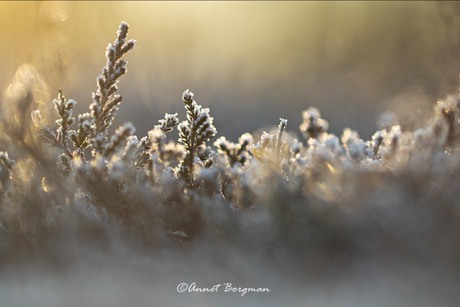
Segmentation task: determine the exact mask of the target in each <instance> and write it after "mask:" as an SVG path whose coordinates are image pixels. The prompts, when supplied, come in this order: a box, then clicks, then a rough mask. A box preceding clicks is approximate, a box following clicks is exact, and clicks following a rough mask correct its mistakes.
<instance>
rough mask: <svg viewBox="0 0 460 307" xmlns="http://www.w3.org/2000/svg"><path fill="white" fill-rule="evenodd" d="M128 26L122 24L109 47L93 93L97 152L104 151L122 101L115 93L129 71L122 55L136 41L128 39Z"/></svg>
mask: <svg viewBox="0 0 460 307" xmlns="http://www.w3.org/2000/svg"><path fill="white" fill-rule="evenodd" d="M128 28H129V26H128V24H127V23H126V22H122V23H121V24H120V28H119V30H118V32H117V34H118V37H117V39H116V40H115V41H114V43H113V44H109V46H108V47H107V52H106V58H107V63H106V66H105V67H104V68H103V69H102V72H101V74H100V75H99V76H98V77H97V91H96V93H93V97H92V99H93V103H92V104H91V106H90V109H91V116H92V117H93V125H92V137H93V147H94V149H95V150H94V151H95V152H96V153H102V151H103V145H104V143H105V137H106V135H107V129H108V128H109V127H110V125H111V124H112V120H113V118H114V117H115V114H116V112H117V110H118V106H119V105H120V103H121V101H122V97H121V96H120V95H118V94H115V93H116V91H117V90H118V87H117V82H118V79H119V78H120V77H121V76H122V75H124V74H125V73H126V71H127V68H126V65H127V62H126V61H124V60H121V57H122V56H123V55H125V54H126V53H127V52H129V51H130V50H132V49H133V48H134V45H135V43H136V42H135V41H134V40H129V41H126V36H127V34H128ZM101 141H102V142H101Z"/></svg>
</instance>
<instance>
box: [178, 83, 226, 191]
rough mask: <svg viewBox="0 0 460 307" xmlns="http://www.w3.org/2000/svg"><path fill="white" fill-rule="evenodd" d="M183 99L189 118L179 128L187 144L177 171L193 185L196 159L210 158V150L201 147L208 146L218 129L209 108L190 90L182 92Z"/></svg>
mask: <svg viewBox="0 0 460 307" xmlns="http://www.w3.org/2000/svg"><path fill="white" fill-rule="evenodd" d="M182 100H183V102H184V104H185V109H186V113H187V120H186V121H183V122H181V123H180V124H179V128H178V129H179V142H181V143H182V144H183V145H184V146H185V150H186V153H185V157H184V158H183V159H182V161H181V163H180V164H179V166H178V169H177V172H178V174H179V176H180V177H181V178H182V179H184V180H185V181H186V182H187V183H188V184H189V185H193V181H194V169H195V159H196V158H197V157H199V158H200V159H201V160H202V161H204V160H207V159H208V158H209V154H210V151H209V150H207V149H206V148H201V147H206V141H208V140H209V139H210V138H212V137H213V136H214V135H216V133H217V130H216V128H215V127H214V125H213V118H212V117H211V116H210V115H209V109H208V108H202V106H200V105H198V104H197V103H196V101H195V100H194V94H193V93H192V92H191V91H190V90H188V89H187V90H185V91H184V92H183V93H182ZM199 154H200V155H199Z"/></svg>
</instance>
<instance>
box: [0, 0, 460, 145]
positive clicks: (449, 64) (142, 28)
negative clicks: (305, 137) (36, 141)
mask: <svg viewBox="0 0 460 307" xmlns="http://www.w3.org/2000/svg"><path fill="white" fill-rule="evenodd" d="M459 17H460V3H455V2H453V3H451V2H445V3H443V2H402V3H396V2H363V1H359V2H274V1H270V2H261V1H258V2H207V1H206V2H164V3H163V2H108V1H104V2H74V1H69V2H0V29H1V34H0V35H1V41H2V48H1V49H0V57H1V59H2V65H1V74H0V86H1V88H2V89H4V88H5V87H6V86H7V84H8V83H9V82H10V80H11V79H12V77H13V75H14V71H15V70H16V68H17V67H18V66H19V65H20V64H21V63H23V62H29V63H32V64H33V65H35V66H36V67H37V69H38V70H39V71H40V73H42V74H43V76H44V77H45V79H46V80H47V82H48V83H49V86H50V89H51V90H52V91H51V94H52V96H53V97H54V96H55V92H56V91H57V88H58V87H60V88H62V89H63V91H64V93H65V94H66V95H67V96H68V97H72V98H75V99H76V100H77V101H78V103H79V105H78V110H87V109H88V105H89V103H90V98H91V92H92V91H95V88H96V82H95V79H96V76H97V74H98V73H99V72H100V70H101V68H102V67H103V66H104V64H105V58H104V52H105V47H106V46H107V44H108V42H110V41H113V40H114V38H115V35H116V34H115V32H116V30H117V28H118V25H119V23H120V21H121V20H125V21H127V22H128V23H129V24H130V26H131V28H130V34H129V37H130V38H134V39H136V40H137V41H138V44H137V46H136V49H135V50H134V51H133V52H132V53H131V54H129V55H128V56H127V60H128V62H129V64H128V70H129V71H128V74H127V75H126V76H125V77H124V78H123V79H122V81H121V83H120V93H121V94H122V95H123V96H124V103H123V104H122V106H121V109H120V111H119V117H118V119H117V123H121V122H125V121H132V122H133V123H134V125H135V126H136V127H137V130H138V132H137V134H138V135H142V134H144V133H145V132H146V131H147V130H149V129H150V128H151V127H152V126H153V125H154V124H155V123H156V121H157V120H158V119H160V118H161V117H162V115H163V113H164V112H179V114H181V115H182V118H183V117H184V116H183V115H184V111H183V106H182V103H181V100H180V97H181V93H182V91H183V90H184V89H186V88H190V89H191V90H192V91H193V92H195V94H196V98H197V100H198V102H199V103H201V104H203V105H205V106H209V107H211V114H212V115H213V116H214V118H215V124H216V127H217V128H218V131H219V135H227V136H228V137H230V138H237V137H238V136H239V135H240V134H242V133H243V132H246V131H250V132H251V131H254V130H256V129H258V128H261V127H266V126H267V125H276V124H277V123H278V118H279V117H284V118H287V119H288V120H289V124H288V128H289V129H290V130H297V129H298V125H299V124H300V122H301V115H300V113H301V111H302V110H304V109H306V108H307V107H308V106H316V107H318V108H320V110H321V111H322V113H323V116H324V117H325V118H327V119H328V120H329V122H330V123H331V129H332V130H333V132H335V133H341V131H342V129H343V128H345V127H347V126H348V127H351V128H354V129H358V130H359V132H360V133H361V134H362V136H364V137H370V135H371V132H372V131H373V129H375V121H376V119H377V117H378V115H379V114H380V113H381V112H382V111H384V110H387V109H390V110H393V111H394V112H396V113H398V114H399V115H400V116H403V117H404V121H405V122H406V123H408V124H412V123H414V122H415V123H416V122H417V121H421V120H424V119H426V114H427V110H430V108H431V104H432V103H434V102H435V100H436V98H438V97H439V98H442V97H443V96H444V95H445V94H447V93H449V92H452V91H454V90H455V89H456V87H457V84H458V77H457V75H458V73H459V72H460V33H459V32H460V18H459Z"/></svg>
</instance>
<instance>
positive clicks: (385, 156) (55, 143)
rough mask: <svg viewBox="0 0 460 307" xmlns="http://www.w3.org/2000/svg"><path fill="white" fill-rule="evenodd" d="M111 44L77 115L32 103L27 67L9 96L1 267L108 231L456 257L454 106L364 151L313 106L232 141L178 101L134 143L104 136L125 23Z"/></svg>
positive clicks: (387, 130)
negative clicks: (295, 125) (295, 129)
mask: <svg viewBox="0 0 460 307" xmlns="http://www.w3.org/2000/svg"><path fill="white" fill-rule="evenodd" d="M117 33H118V35H117V38H116V40H115V41H114V43H112V44H109V46H108V47H107V51H106V58H107V63H106V65H105V67H104V68H103V69H102V72H101V73H100V75H99V76H98V77H97V89H96V92H95V93H93V95H92V103H91V105H90V110H89V112H88V113H83V114H78V115H74V107H75V105H76V101H75V100H72V99H67V98H66V97H65V96H64V94H63V92H62V91H59V93H58V95H57V98H56V99H54V101H53V104H54V109H55V112H48V111H47V110H48V109H49V108H50V107H52V105H53V104H50V103H48V104H40V103H37V99H38V98H37V97H39V94H40V91H39V87H40V84H42V83H41V82H39V81H40V80H38V77H36V75H35V71H34V70H33V69H32V68H30V67H27V66H25V67H23V68H22V70H21V73H20V74H19V75H17V76H16V77H15V80H14V82H13V83H12V85H11V86H10V88H9V89H8V91H7V94H6V95H5V103H4V104H3V109H2V127H1V129H2V133H1V136H0V146H1V147H0V148H1V149H2V150H4V151H2V152H0V255H1V257H0V258H5V257H6V258H8V259H13V258H15V257H16V256H17V255H18V254H19V255H30V251H35V252H36V253H41V252H45V253H50V252H51V253H52V252H53V251H52V249H53V247H52V246H54V245H53V244H54V243H55V242H64V241H66V242H67V241H69V238H71V240H74V241H75V242H81V241H82V240H83V241H85V242H88V241H97V242H99V241H104V242H105V241H107V240H109V241H110V240H111V238H112V236H113V234H115V233H116V234H118V235H120V234H121V236H122V237H127V238H129V239H130V240H131V241H132V242H143V244H144V243H145V242H149V243H152V244H153V243H155V244H157V243H158V244H160V243H161V244H167V243H168V242H175V243H174V244H176V243H178V242H190V241H193V240H200V239H203V238H204V239H206V238H212V239H217V240H229V241H232V240H236V241H237V242H251V244H252V243H255V244H256V245H258V246H261V247H264V248H265V247H266V248H275V249H276V248H282V247H283V246H288V247H292V248H293V249H295V250H296V251H297V253H296V254H297V255H305V254H308V255H310V254H309V253H311V251H315V253H320V254H326V255H328V256H330V257H333V256H337V255H338V254H337V253H339V255H343V253H345V254H346V255H349V254H352V253H353V251H357V250H358V251H360V252H365V253H378V252H379V251H380V250H385V252H386V253H388V252H389V251H392V250H400V249H403V250H406V249H407V250H409V251H414V250H423V251H424V252H426V251H434V250H437V251H441V252H446V251H449V252H446V253H447V254H451V253H450V252H452V249H451V248H449V246H450V247H452V246H454V247H456V246H460V245H459V244H458V243H460V242H458V241H459V239H458V235H456V234H458V231H459V230H460V223H458V221H459V215H460V207H459V206H460V202H458V201H456V199H458V198H459V197H460V192H459V189H458V186H459V185H460V154H459V141H460V133H459V104H460V98H459V97H458V96H457V95H451V96H448V97H447V98H446V99H444V100H441V101H438V102H437V104H436V105H435V106H434V112H433V115H432V117H431V120H430V121H429V122H426V123H421V124H420V126H419V127H416V128H414V129H412V130H410V129H405V128H404V127H402V126H400V125H399V124H398V119H397V118H395V117H391V116H390V117H388V116H387V118H386V119H387V120H386V121H384V123H383V125H382V126H381V130H378V131H377V132H376V133H375V134H374V135H373V136H372V138H371V139H370V140H367V141H366V140H363V139H361V138H360V136H359V134H358V133H357V132H356V131H353V130H351V129H345V130H344V131H343V133H342V135H341V136H336V135H334V134H331V133H329V131H328V128H329V124H328V122H327V121H326V120H325V119H323V118H322V117H321V114H320V112H319V111H318V110H317V109H316V108H308V109H307V110H306V111H304V112H303V122H302V124H301V125H300V132H301V135H302V138H301V139H298V138H296V134H295V133H292V132H290V131H289V129H290V128H289V125H288V121H287V120H285V119H280V123H279V126H278V127H274V129H272V131H265V132H263V133H262V134H261V135H252V134H250V133H245V134H243V135H241V137H240V138H239V139H238V140H237V141H230V140H228V139H226V138H225V137H224V136H218V135H217V130H216V128H215V127H214V123H213V118H212V117H211V115H210V110H209V109H208V108H204V107H202V106H201V105H199V104H198V102H197V101H196V100H195V97H194V94H193V93H192V92H191V91H189V90H186V91H184V92H183V94H182V101H183V104H184V107H185V116H184V118H183V120H182V121H181V120H180V117H181V116H179V115H178V114H165V116H164V118H163V119H160V120H159V122H158V123H157V124H156V125H155V124H154V123H152V127H153V129H152V130H151V131H149V132H148V135H146V136H144V137H142V138H138V137H137V136H136V135H135V129H134V126H133V125H132V124H131V123H127V124H124V125H122V126H121V127H119V128H117V129H116V130H115V132H114V134H113V135H110V129H109V128H110V126H111V124H112V122H113V119H114V117H115V115H116V112H117V110H118V108H119V106H120V104H121V102H122V97H121V96H120V95H119V94H118V88H117V83H118V81H119V80H120V78H121V76H123V75H124V74H125V73H126V71H127V62H125V60H124V59H123V57H124V56H125V55H126V54H127V53H128V52H129V51H131V50H132V49H133V48H134V46H135V41H133V40H127V34H128V25H127V24H126V23H122V24H121V25H120V28H119V30H118V32H117ZM34 76H35V77H34ZM34 78H35V79H34ZM31 80H32V81H31ZM37 88H38V89H37ZM53 113H54V114H53ZM50 114H52V116H55V118H56V116H57V120H55V121H53V120H51V119H50V118H51V115H50ZM175 134H178V141H177V142H174V141H172V139H174V138H175V137H174V135H175ZM211 139H214V142H212V141H210V140H211ZM440 233H442V235H443V238H447V239H445V240H446V241H442V240H437V238H438V236H439V234H440ZM118 235H117V236H118ZM422 238H423V240H422ZM49 242H54V243H53V244H50V243H49ZM375 242H379V244H375ZM445 242H449V243H445ZM155 244H154V246H158V244H157V245H155ZM179 244H180V243H179ZM446 244H449V245H446ZM144 245H145V244H144ZM146 246H149V244H147V245H146ZM459 254H460V251H459V249H458V248H457V247H456V248H455V249H454V255H459Z"/></svg>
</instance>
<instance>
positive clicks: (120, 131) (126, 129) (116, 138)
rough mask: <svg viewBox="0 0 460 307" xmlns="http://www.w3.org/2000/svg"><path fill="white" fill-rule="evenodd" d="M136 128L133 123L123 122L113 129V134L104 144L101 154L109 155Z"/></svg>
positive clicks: (118, 147)
mask: <svg viewBox="0 0 460 307" xmlns="http://www.w3.org/2000/svg"><path fill="white" fill-rule="evenodd" d="M135 131H136V129H135V128H134V126H133V124H131V123H125V124H124V125H123V126H120V127H118V128H117V130H116V131H115V134H114V135H113V136H112V137H111V138H110V142H109V143H108V144H107V145H105V148H104V151H103V156H105V157H110V156H111V155H112V154H114V153H115V152H116V151H117V150H118V149H120V147H121V146H122V145H123V144H124V143H125V142H126V141H127V139H128V138H129V137H130V136H132V135H133V134H134V132H135Z"/></svg>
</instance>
